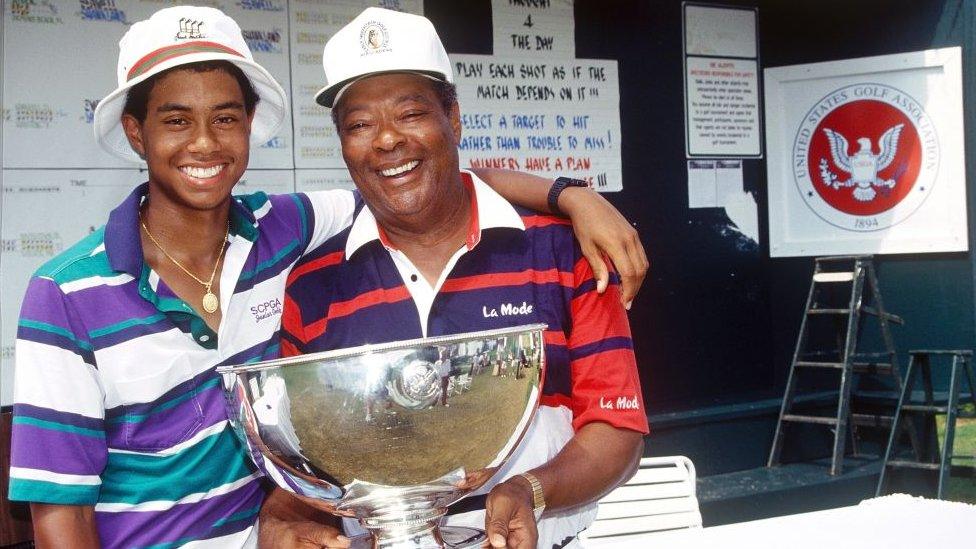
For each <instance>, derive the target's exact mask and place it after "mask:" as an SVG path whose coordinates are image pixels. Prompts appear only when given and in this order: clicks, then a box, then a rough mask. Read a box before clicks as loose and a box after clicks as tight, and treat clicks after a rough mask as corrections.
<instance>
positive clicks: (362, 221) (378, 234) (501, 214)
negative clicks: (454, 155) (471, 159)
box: [346, 170, 525, 257]
mask: <svg viewBox="0 0 976 549" xmlns="http://www.w3.org/2000/svg"><path fill="white" fill-rule="evenodd" d="M461 180H462V181H463V182H464V184H465V185H467V186H468V189H469V190H472V191H473V192H472V193H471V211H472V212H473V213H474V215H472V216H471V226H470V227H469V230H468V237H467V239H466V244H467V247H468V249H469V250H471V249H474V247H475V246H477V245H478V242H480V241H481V233H482V231H484V230H485V229H494V228H501V227H505V228H511V229H519V230H523V231H524V230H525V223H524V222H522V217H521V216H520V215H519V214H518V212H517V211H515V208H514V207H513V206H512V205H511V204H509V202H508V201H507V200H505V199H504V198H502V196H501V195H500V194H498V193H497V192H495V190H494V189H492V188H491V187H489V186H488V184H487V183H485V182H484V181H482V180H481V179H479V178H478V176H476V175H474V174H473V173H471V172H469V171H466V170H462V171H461ZM374 240H379V241H380V242H381V243H382V244H383V246H385V247H386V249H388V250H394V249H395V248H394V247H393V245H392V244H390V242H389V240H387V238H386V235H385V233H384V232H383V230H382V228H380V226H379V224H378V223H376V218H375V217H373V212H371V211H370V210H369V207H364V208H363V209H362V210H360V212H359V215H357V216H356V219H355V220H354V221H353V223H352V228H351V229H350V231H349V237H348V238H347V239H346V257H352V255H353V254H354V253H356V251H358V250H359V249H360V248H362V247H363V246H364V245H366V244H368V243H370V242H372V241H374Z"/></svg>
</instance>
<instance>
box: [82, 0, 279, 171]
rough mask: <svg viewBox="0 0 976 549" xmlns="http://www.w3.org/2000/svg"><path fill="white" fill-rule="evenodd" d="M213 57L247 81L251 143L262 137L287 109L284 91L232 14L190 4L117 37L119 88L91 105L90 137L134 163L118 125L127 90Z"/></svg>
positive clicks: (274, 127)
mask: <svg viewBox="0 0 976 549" xmlns="http://www.w3.org/2000/svg"><path fill="white" fill-rule="evenodd" d="M218 60H222V61H230V62H231V63H233V64H235V65H237V66H238V67H239V68H240V69H241V70H242V71H243V72H244V74H245V75H246V76H247V78H248V80H250V81H251V85H252V86H253V87H254V91H255V92H257V94H258V97H260V98H261V100H260V101H258V105H257V108H256V109H255V112H254V120H253V121H252V123H251V143H252V145H253V144H261V143H265V142H267V141H268V140H269V139H271V138H272V137H274V135H275V133H277V131H278V128H280V127H281V123H282V122H283V121H284V119H285V115H286V114H287V112H288V99H287V97H286V96H285V90H283V89H282V88H281V85H280V84H278V82H277V81H275V79H274V77H273V76H271V74H270V73H269V72H268V71H267V70H265V69H264V67H262V66H261V65H258V64H257V63H255V62H254V57H253V56H252V55H251V50H250V49H248V47H247V43H246V42H245V41H244V37H243V36H242V35H241V28H240V27H239V26H238V25H237V23H236V22H235V21H234V20H233V19H231V18H230V17H227V16H226V15H224V13H223V12H221V11H220V10H217V9H214V8H200V7H195V6H176V7H172V8H165V9H162V10H159V11H157V12H156V13H154V14H153V15H152V17H150V18H149V19H146V20H145V21H139V22H138V23H136V24H134V25H132V27H131V28H129V30H128V32H126V33H125V36H123V37H122V40H119V66H118V80H119V87H118V88H116V90H115V91H113V92H112V93H110V94H108V96H106V97H105V99H102V100H101V101H100V102H99V103H98V107H97V108H96V109H95V124H94V126H95V140H96V141H97V142H98V144H99V145H101V147H102V148H103V149H105V150H106V151H108V152H110V153H112V154H114V155H115V156H118V157H120V158H122V159H125V160H130V161H133V162H140V161H141V159H140V158H139V155H137V154H136V152H135V151H133V150H132V147H131V146H129V141H128V139H126V137H125V132H124V131H123V129H122V109H123V107H124V106H125V101H126V97H127V94H128V91H129V89H130V88H132V86H134V85H136V84H138V83H140V82H142V81H144V80H146V79H148V78H150V77H152V76H154V75H156V74H159V73H161V72H163V71H165V70H167V69H171V68H173V67H177V66H179V65H186V64H188V63H198V62H201V61H218Z"/></svg>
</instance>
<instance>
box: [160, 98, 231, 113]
mask: <svg viewBox="0 0 976 549" xmlns="http://www.w3.org/2000/svg"><path fill="white" fill-rule="evenodd" d="M243 108H244V104H243V103H241V102H240V101H227V102H225V103H221V104H219V105H216V106H215V107H214V108H213V109H212V110H215V111H222V110H225V109H243ZM192 110H193V109H191V108H190V107H189V105H184V104H182V103H174V102H169V103H163V104H162V105H160V106H158V107H156V112H159V113H164V112H174V111H176V112H189V111H192Z"/></svg>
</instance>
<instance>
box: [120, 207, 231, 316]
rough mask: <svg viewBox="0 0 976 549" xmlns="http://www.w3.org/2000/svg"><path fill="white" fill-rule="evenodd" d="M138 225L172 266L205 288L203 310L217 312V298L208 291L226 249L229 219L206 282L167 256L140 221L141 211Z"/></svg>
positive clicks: (141, 220)
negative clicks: (215, 260) (218, 251)
mask: <svg viewBox="0 0 976 549" xmlns="http://www.w3.org/2000/svg"><path fill="white" fill-rule="evenodd" d="M139 224H140V225H142V230H144V231H146V236H148V237H149V240H151V241H152V243H153V244H155V245H156V247H157V248H159V251H161V252H163V255H165V256H166V257H167V258H169V260H170V261H172V262H173V264H174V265H176V266H177V267H179V268H180V269H181V270H182V271H183V272H184V273H186V274H187V275H188V276H189V277H190V278H192V279H193V280H196V281H197V282H199V283H200V284H202V285H203V287H204V288H206V290H207V292H206V293H205V294H203V301H202V303H201V304H202V305H203V310H204V311H207V313H209V314H213V313H215V312H217V309H219V308H220V300H219V299H217V296H216V295H215V294H214V293H213V292H212V291H210V288H211V287H212V286H213V281H214V277H215V276H217V267H218V266H219V265H220V258H221V257H223V256H224V250H226V249H227V237H228V235H230V219H228V220H227V231H226V232H225V233H224V241H223V242H222V243H221V244H220V253H218V254H217V262H216V263H214V268H213V272H211V273H210V280H208V281H206V282H204V281H203V280H200V279H199V278H197V275H195V274H193V273H191V272H190V271H189V270H188V269H187V268H186V267H184V266H183V265H182V264H181V263H180V262H179V261H177V260H176V258H175V257H173V256H171V255H169V253H168V252H167V251H166V250H164V249H163V247H162V245H160V243H159V241H158V240H156V237H154V236H153V234H152V233H151V232H149V227H146V222H145V221H144V220H143V219H142V212H141V211H140V212H139Z"/></svg>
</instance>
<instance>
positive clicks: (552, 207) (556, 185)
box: [546, 177, 589, 215]
mask: <svg viewBox="0 0 976 549" xmlns="http://www.w3.org/2000/svg"><path fill="white" fill-rule="evenodd" d="M566 187H589V184H588V183H587V182H586V181H583V180H582V179H573V178H571V177H557V178H556V180H555V181H553V183H552V186H551V187H549V195H548V197H547V200H546V201H547V202H548V204H549V211H550V212H552V213H553V214H555V215H563V212H562V210H560V209H559V195H560V194H562V192H563V191H564V190H566Z"/></svg>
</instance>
